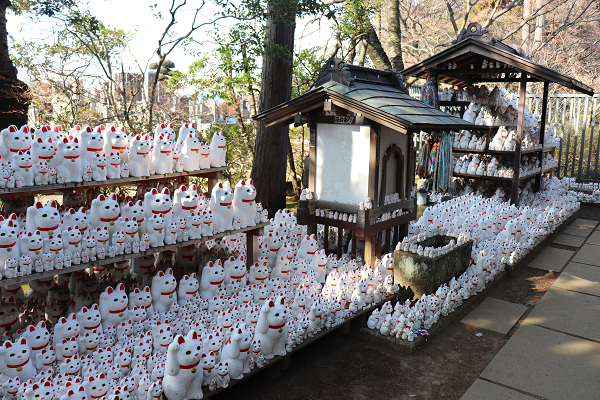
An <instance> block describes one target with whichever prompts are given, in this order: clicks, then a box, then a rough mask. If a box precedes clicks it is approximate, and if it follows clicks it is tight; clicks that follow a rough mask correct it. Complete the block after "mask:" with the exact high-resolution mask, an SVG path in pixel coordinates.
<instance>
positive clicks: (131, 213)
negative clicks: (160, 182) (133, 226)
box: [121, 200, 147, 236]
mask: <svg viewBox="0 0 600 400" xmlns="http://www.w3.org/2000/svg"><path fill="white" fill-rule="evenodd" d="M121 216H123V217H125V218H129V219H130V220H132V219H133V218H135V220H136V222H137V225H138V233H139V235H140V236H142V235H143V234H144V233H146V231H147V230H146V221H145V211H144V203H142V200H138V201H137V202H135V203H134V202H133V201H130V202H128V203H127V204H125V205H124V206H123V212H122V213H121Z"/></svg>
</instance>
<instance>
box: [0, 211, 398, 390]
mask: <svg viewBox="0 0 600 400" xmlns="http://www.w3.org/2000/svg"><path fill="white" fill-rule="evenodd" d="M277 222H280V223H284V224H287V223H288V222H290V223H293V219H289V218H287V217H286V218H285V219H279V220H278V221H277ZM263 240H264V241H265V242H266V241H267V237H265V238H264V239H263ZM286 244H287V243H281V242H280V243H279V250H277V251H276V252H275V253H276V254H277V256H276V258H277V260H279V259H280V258H281V261H277V262H278V263H279V262H281V263H283V264H278V265H275V266H274V267H273V269H272V270H271V272H270V273H269V269H270V268H268V267H267V268H266V272H267V273H268V275H267V276H265V277H264V278H263V276H264V275H261V274H259V275H257V271H255V272H252V270H251V271H248V272H247V271H246V269H245V267H244V263H243V259H240V258H237V259H236V258H229V259H228V260H227V261H226V262H225V263H224V264H221V261H220V260H218V261H217V262H216V263H208V264H207V265H206V266H205V268H204V269H203V271H202V276H201V278H200V279H198V278H196V276H195V275H194V274H191V275H188V276H184V277H183V278H182V279H181V280H180V281H179V284H177V281H176V279H175V278H174V275H173V272H172V270H170V269H167V270H166V271H164V272H163V271H160V272H158V273H157V274H156V275H155V276H154V277H153V278H152V284H151V287H146V288H135V289H133V290H130V291H129V293H128V292H127V290H126V289H125V287H124V285H122V284H119V285H117V286H115V287H107V288H106V289H105V290H104V291H103V292H102V294H100V296H99V300H98V304H97V305H90V306H89V307H87V306H86V307H85V308H82V309H81V310H79V311H78V312H76V313H74V314H70V315H68V316H67V317H61V318H60V319H59V320H58V322H57V323H56V325H55V326H54V328H53V333H52V335H51V334H50V331H49V329H48V325H47V324H46V325H44V323H42V322H38V323H35V324H32V325H29V326H27V327H25V329H24V332H23V333H21V334H20V335H18V334H17V333H15V335H18V337H13V340H12V341H11V340H7V341H5V342H4V344H3V346H2V347H1V348H0V372H1V373H2V379H3V383H4V385H3V387H6V388H10V393H11V394H10V396H11V397H9V399H10V400H14V399H15V398H16V396H17V395H19V396H23V395H24V398H31V399H33V398H34V397H35V396H36V394H39V393H40V391H41V390H47V391H49V392H50V393H51V396H52V395H54V393H58V394H60V395H61V396H64V397H63V399H64V400H71V399H87V400H91V399H94V398H102V397H104V396H107V397H111V398H112V396H116V395H118V393H129V394H131V395H135V396H137V398H146V399H149V398H150V396H156V393H159V395H160V390H155V389H156V388H157V387H158V385H160V384H162V390H163V391H164V394H165V396H166V397H167V398H168V399H169V400H180V399H188V398H202V397H203V391H204V390H206V386H208V389H209V390H211V389H214V388H216V387H218V386H222V387H225V386H227V383H228V380H229V377H231V378H241V377H243V374H245V373H247V372H250V370H251V369H252V368H253V367H254V366H256V365H258V366H262V365H264V364H265V363H266V362H267V361H268V360H270V359H271V358H273V357H274V356H275V355H285V354H286V352H287V351H291V350H292V349H293V348H294V347H295V346H297V345H298V344H300V343H302V341H304V340H305V339H307V338H308V337H311V336H314V335H315V334H316V333H317V332H318V331H319V330H321V329H323V328H327V327H332V326H335V325H337V324H339V323H341V322H343V321H344V320H345V319H346V318H348V317H349V316H350V315H351V311H349V310H346V309H345V305H346V304H347V303H348V302H349V303H350V310H359V309H360V308H362V307H365V306H366V305H367V304H370V303H372V302H374V301H375V299H379V300H381V299H382V296H383V295H385V294H386V293H392V292H394V290H396V291H397V288H395V289H394V287H393V285H392V280H391V275H390V272H389V266H387V268H384V270H385V275H384V274H383V273H382V269H380V268H375V269H373V268H371V267H370V266H364V267H362V268H359V266H358V265H357V264H356V262H355V261H351V260H350V258H349V257H348V256H347V255H344V257H343V259H342V260H340V262H339V263H337V262H336V264H335V267H334V268H333V269H332V271H331V273H330V274H329V275H328V276H327V279H326V282H325V283H324V285H321V284H319V281H318V280H317V275H316V274H315V271H314V270H313V269H309V270H306V269H302V270H299V271H296V272H295V273H293V274H292V275H291V276H290V277H289V278H282V277H281V276H278V275H274V274H275V273H276V271H278V269H281V267H282V266H284V265H292V264H296V265H298V262H299V263H300V264H302V265H306V264H303V263H310V264H314V263H317V264H321V263H322V262H323V261H322V258H321V257H322V251H320V250H318V248H317V241H316V239H315V237H314V236H306V237H304V238H303V240H302V243H301V244H300V246H299V248H298V250H297V252H295V254H294V255H291V256H289V257H290V259H288V248H287V247H284V246H285V245H286ZM272 245H273V246H276V245H277V243H276V242H275V241H271V242H270V245H269V246H272ZM280 251H281V257H279V255H280ZM269 252H271V251H270V250H269ZM284 255H285V256H284ZM317 257H319V258H317ZM315 260H318V261H315ZM259 268H263V266H261V265H259ZM288 268H289V267H288ZM279 272H280V273H283V271H281V270H279ZM288 272H289V271H288ZM247 274H250V275H253V276H254V280H255V283H254V284H253V285H251V286H250V285H248V286H241V285H240V283H241V282H246V279H245V278H244V275H247ZM242 278H244V279H242ZM75 281H76V282H77V281H78V280H77V279H76V280H75ZM247 283H248V284H250V281H249V280H248V281H247ZM0 306H1V308H2V310H5V311H8V312H6V313H3V314H2V315H0V321H1V322H2V324H3V325H4V322H6V321H8V322H7V323H11V322H10V321H9V319H10V318H14V315H15V312H16V310H15V309H14V305H11V304H9V303H2V304H1V305H0ZM11 307H12V308H11ZM7 314H11V315H10V317H9V316H7ZM17 323H18V322H15V324H17ZM13 326H14V325H13ZM11 332H13V330H12V329H11ZM34 352H36V354H35V356H33V355H32V354H33V353H34ZM59 353H60V355H59ZM34 358H35V361H34V360H33V359H34ZM58 359H60V360H58ZM37 365H39V368H38V367H37ZM110 386H112V387H110ZM203 386H204V388H203ZM80 387H83V389H80ZM40 388H42V389H40ZM117 392H118V393H117ZM13 393H14V394H13ZM150 393H151V394H150ZM38 397H39V396H38Z"/></svg>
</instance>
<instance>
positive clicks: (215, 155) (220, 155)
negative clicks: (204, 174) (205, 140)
mask: <svg viewBox="0 0 600 400" xmlns="http://www.w3.org/2000/svg"><path fill="white" fill-rule="evenodd" d="M226 147H227V140H226V139H225V136H224V135H223V132H215V134H214V135H213V137H212V140H211V142H210V166H211V167H213V168H214V167H225V166H227V161H225V159H226V149H225V148H226Z"/></svg>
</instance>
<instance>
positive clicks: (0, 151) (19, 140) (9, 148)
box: [0, 125, 31, 159]
mask: <svg viewBox="0 0 600 400" xmlns="http://www.w3.org/2000/svg"><path fill="white" fill-rule="evenodd" d="M29 149H31V133H30V130H29V126H27V125H23V126H22V127H21V129H18V128H17V127H16V126H14V125H11V126H9V127H8V128H6V129H2V131H0V156H2V158H4V159H10V158H11V155H12V154H14V153H18V152H19V151H27V150H29Z"/></svg>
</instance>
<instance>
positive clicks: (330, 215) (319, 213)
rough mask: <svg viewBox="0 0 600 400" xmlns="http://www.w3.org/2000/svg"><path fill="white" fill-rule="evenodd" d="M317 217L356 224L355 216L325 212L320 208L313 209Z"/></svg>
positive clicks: (330, 211)
mask: <svg viewBox="0 0 600 400" xmlns="http://www.w3.org/2000/svg"><path fill="white" fill-rule="evenodd" d="M315 215H316V216H317V217H323V218H331V219H337V220H340V221H348V222H354V223H355V222H356V214H348V213H341V212H338V211H332V210H325V209H322V208H317V209H315Z"/></svg>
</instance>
